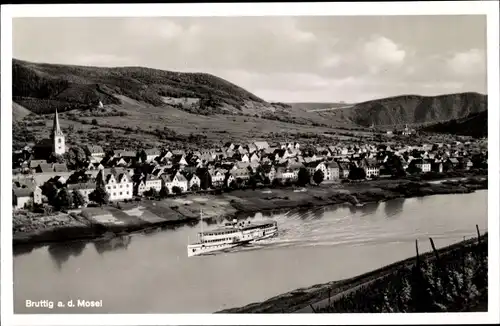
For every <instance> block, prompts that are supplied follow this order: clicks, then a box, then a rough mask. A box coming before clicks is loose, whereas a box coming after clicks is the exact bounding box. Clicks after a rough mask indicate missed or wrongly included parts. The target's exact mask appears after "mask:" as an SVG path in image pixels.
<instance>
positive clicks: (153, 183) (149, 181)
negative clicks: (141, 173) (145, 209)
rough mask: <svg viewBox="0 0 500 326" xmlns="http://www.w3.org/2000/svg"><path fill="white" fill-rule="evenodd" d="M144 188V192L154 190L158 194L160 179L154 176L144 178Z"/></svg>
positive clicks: (149, 175)
mask: <svg viewBox="0 0 500 326" xmlns="http://www.w3.org/2000/svg"><path fill="white" fill-rule="evenodd" d="M144 186H145V189H146V191H148V190H150V189H155V190H156V191H157V192H160V190H161V179H160V178H159V177H158V176H156V175H154V174H148V175H147V176H146V178H144Z"/></svg>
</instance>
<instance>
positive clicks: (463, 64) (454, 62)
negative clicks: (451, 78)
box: [447, 49, 486, 75]
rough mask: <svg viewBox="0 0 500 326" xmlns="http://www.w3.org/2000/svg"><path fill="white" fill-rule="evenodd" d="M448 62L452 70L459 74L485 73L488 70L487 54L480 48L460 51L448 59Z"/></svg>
mask: <svg viewBox="0 0 500 326" xmlns="http://www.w3.org/2000/svg"><path fill="white" fill-rule="evenodd" d="M447 64H448V68H449V69H450V70H451V71H452V72H454V73H456V74H459V75H471V74H483V73H484V72H485V71H486V54H485V52H484V50H479V49H471V50H469V51H466V52H458V53H455V54H453V55H452V56H451V58H449V59H448V61H447Z"/></svg>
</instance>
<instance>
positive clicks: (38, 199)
mask: <svg viewBox="0 0 500 326" xmlns="http://www.w3.org/2000/svg"><path fill="white" fill-rule="evenodd" d="M12 195H13V196H14V197H15V198H16V205H14V209H21V208H24V206H25V205H26V204H27V203H28V202H30V201H32V202H33V203H34V204H41V203H42V189H40V187H38V186H35V187H34V188H29V187H26V188H20V187H15V188H14V192H13V194H12Z"/></svg>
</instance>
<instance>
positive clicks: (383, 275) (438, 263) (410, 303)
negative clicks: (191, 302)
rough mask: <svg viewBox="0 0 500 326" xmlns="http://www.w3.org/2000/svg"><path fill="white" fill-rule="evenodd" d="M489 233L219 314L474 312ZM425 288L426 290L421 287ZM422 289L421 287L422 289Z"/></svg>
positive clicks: (482, 297) (483, 294) (483, 305)
mask: <svg viewBox="0 0 500 326" xmlns="http://www.w3.org/2000/svg"><path fill="white" fill-rule="evenodd" d="M487 282H488V235H487V233H486V234H485V235H482V236H479V232H478V238H473V239H469V240H465V241H461V242H459V243H456V244H453V245H450V246H448V247H445V248H442V249H439V250H434V251H431V252H428V253H424V254H419V253H418V246H417V255H416V256H415V257H411V258H408V259H405V260H402V261H399V262H396V263H393V264H391V265H388V266H385V267H383V268H380V269H377V270H374V271H371V272H368V273H366V274H363V275H359V276H356V277H353V278H350V279H346V280H341V281H333V282H329V283H324V284H317V285H314V286H311V287H308V288H301V289H297V290H294V291H291V292H288V293H285V294H281V295H278V296H276V297H273V298H271V299H269V300H266V301H264V302H260V303H253V304H249V305H246V306H244V307H240V308H231V309H226V310H222V311H220V313H363V312H367V313H381V312H473V311H474V312H478V311H487V309H488V287H487V284H488V283H487ZM427 289H428V291H426V290H427ZM422 290H423V291H422Z"/></svg>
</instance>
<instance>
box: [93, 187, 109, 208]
mask: <svg viewBox="0 0 500 326" xmlns="http://www.w3.org/2000/svg"><path fill="white" fill-rule="evenodd" d="M89 199H90V200H91V201H93V202H95V203H97V204H99V205H100V206H102V205H103V204H107V203H108V202H109V194H108V193H107V192H106V190H105V189H104V188H103V187H97V188H96V189H95V190H94V191H92V192H91V193H90V194H89Z"/></svg>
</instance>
